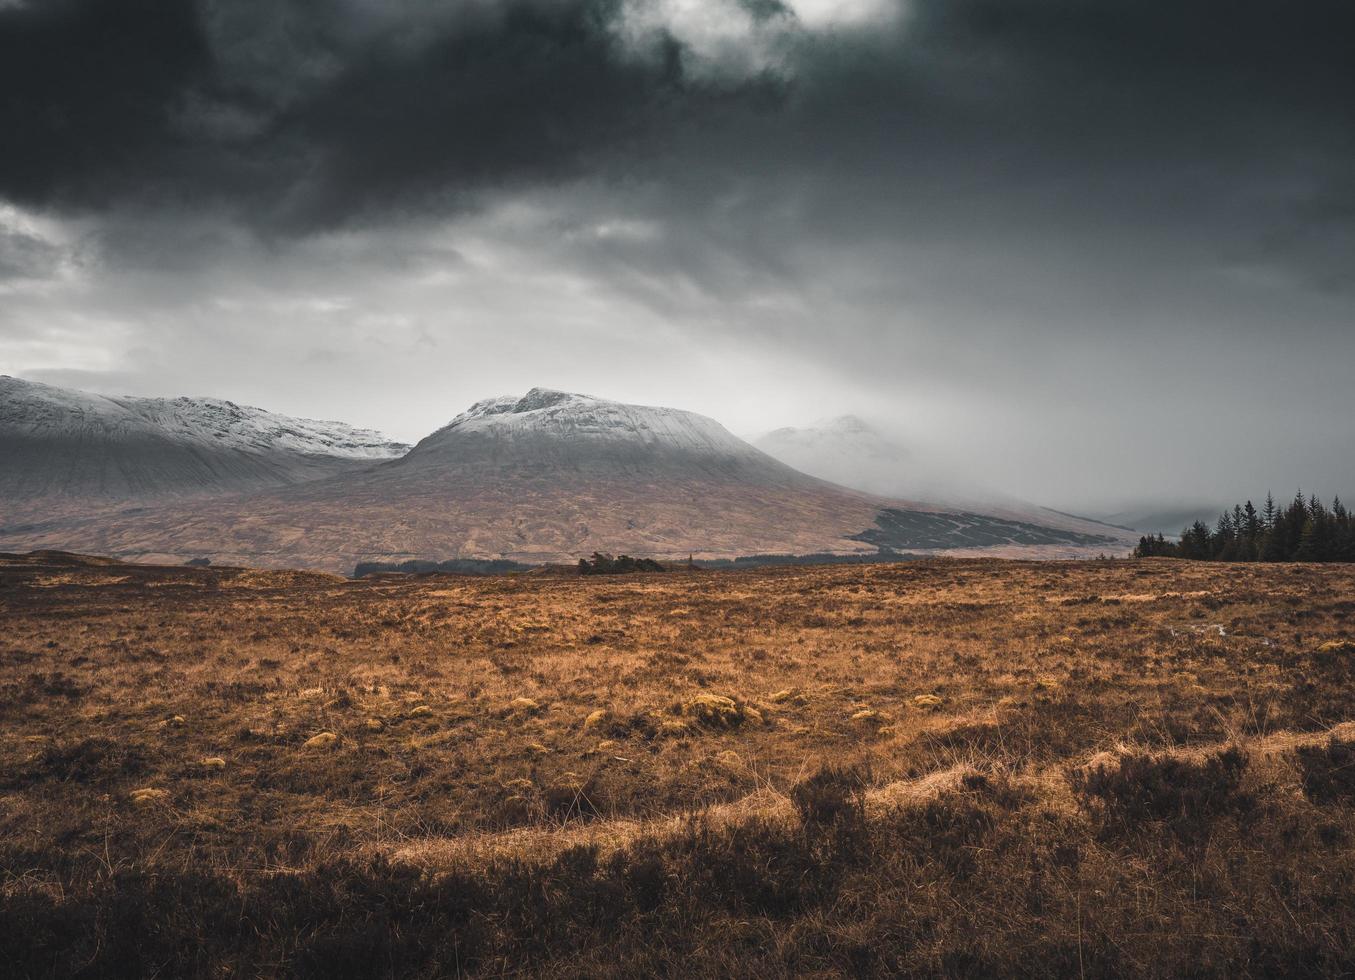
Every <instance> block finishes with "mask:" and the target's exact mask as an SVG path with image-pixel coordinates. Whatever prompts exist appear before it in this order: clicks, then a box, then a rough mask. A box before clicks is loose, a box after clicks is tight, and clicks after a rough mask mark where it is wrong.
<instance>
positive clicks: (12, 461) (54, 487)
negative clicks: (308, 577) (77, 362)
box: [0, 376, 408, 515]
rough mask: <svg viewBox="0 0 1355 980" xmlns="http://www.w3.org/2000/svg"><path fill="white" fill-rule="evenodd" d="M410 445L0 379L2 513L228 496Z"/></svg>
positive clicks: (226, 410) (262, 417)
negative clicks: (122, 502)
mask: <svg viewBox="0 0 1355 980" xmlns="http://www.w3.org/2000/svg"><path fill="white" fill-rule="evenodd" d="M407 449H408V447H407V446H404V445H402V444H400V443H397V442H392V441H391V440H390V439H387V438H386V437H385V436H383V435H381V433H379V432H373V431H371V430H369V429H355V428H353V427H352V426H349V425H345V424H343V423H341V422H316V421H312V420H310V419H295V418H289V417H288V416H285V415H277V414H275V413H273V412H267V411H264V410H263V409H261V408H251V407H248V406H244V405H236V404H235V403H234V402H228V401H220V400H217V399H213V398H172V399H170V398H130V397H123V398H109V397H105V396H103V395H94V394H89V393H87V392H83V391H74V390H70V389H65V388H56V387H53V386H51V385H45V384H39V383H37V382H33V381H24V380H22V379H20V378H12V377H8V376H0V459H3V460H4V466H3V467H0V515H4V514H6V513H10V514H12V513H14V512H16V511H20V510H28V511H41V512H45V513H52V512H57V511H63V510H70V509H80V508H87V507H90V506H95V505H99V504H108V503H112V502H118V501H137V502H145V501H148V500H159V499H162V498H172V497H190V496H191V497H199V496H220V495H222V494H233V493H239V492H241V491H244V490H250V489H256V488H260V487H271V486H282V485H287V484H292V483H298V482H302V481H305V480H314V479H321V478H324V477H328V476H333V475H334V474H336V473H339V472H343V471H345V470H351V469H353V468H356V467H362V466H367V465H370V464H371V463H373V462H377V461H381V460H385V459H391V458H393V457H396V456H400V455H402V454H403V453H404V452H405V451H406V450H407Z"/></svg>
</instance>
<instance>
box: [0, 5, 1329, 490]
mask: <svg viewBox="0 0 1355 980" xmlns="http://www.w3.org/2000/svg"><path fill="white" fill-rule="evenodd" d="M1353 47H1355V4H1352V3H1350V2H1349V0H1302V2H1297V3H1279V2H1277V0H1270V2H1265V3H1262V2H1256V0H1228V2H1223V0H1193V2H1189V3H1182V2H1180V0H785V2H784V3H782V2H779V0H197V2H188V0H17V2H16V0H0V373H9V374H17V375H20V376H23V377H28V378H31V379H34V380H41V381H47V382H49V383H54V384H61V385H69V386H74V387H81V388H86V389H90V390H94V391H101V392H106V393H131V394H164V395H170V394H195V395H214V396H219V397H228V398H231V399H233V400H236V401H243V402H248V403H251V404H257V405H261V406H264V407H267V408H271V409H274V410H278V411H284V412H288V413H291V414H299V415H306V416H311V417H322V418H338V419H342V420H344V421H349V422H353V423H357V424H362V425H370V426H375V427H379V428H382V429H384V430H386V431H388V432H390V433H391V434H393V435H396V436H399V437H403V438H405V439H409V440H414V439H417V438H418V437H420V436H422V435H424V434H426V433H427V432H428V431H430V430H432V429H433V428H435V427H437V426H439V425H441V424H444V423H445V422H446V421H447V420H448V419H449V418H450V417H451V416H453V415H455V414H456V413H457V412H459V411H460V410H461V409H463V408H464V407H466V406H467V405H469V404H470V403H471V402H473V401H475V400H477V399H479V398H482V397H486V396H489V395H495V394H503V393H510V392H518V391H522V390H525V389H527V388H529V387H532V386H535V385H543V386H549V387H558V388H565V389H570V390H578V391H586V392H590V393H593V394H598V395H603V396H607V397H614V398H619V399H624V400H630V401H641V402H647V403H659V404H669V405H674V406H678V407H683V408H689V409H693V410H696V411H700V412H704V413H706V414H709V415H713V416H715V417H717V418H719V419H720V420H721V421H723V422H725V424H726V425H728V426H729V427H730V428H731V429H733V430H734V431H736V432H740V433H744V434H749V433H755V432H758V431H760V430H765V429H769V428H774V427H777V426H781V425H788V424H803V423H807V422H812V421H814V420H815V419H818V418H821V417H826V416H831V415H836V414H841V413H846V412H854V413H856V414H859V415H862V416H864V417H867V418H869V419H872V420H875V421H877V422H879V423H880V424H881V425H883V426H885V427H887V428H888V429H890V430H891V431H892V432H895V433H897V434H898V436H899V437H900V439H902V440H903V441H905V442H906V443H908V444H909V445H910V446H912V447H916V448H917V449H918V450H919V453H920V454H921V456H922V457H925V458H928V459H932V460H944V461H945V462H944V465H945V466H947V467H949V468H951V469H952V470H953V472H954V473H955V474H957V475H958V476H959V477H960V478H965V479H968V478H972V479H974V480H975V481H981V482H982V483H983V484H984V485H986V486H994V487H1000V488H1001V489H1003V490H1004V491H1006V492H1008V493H1011V494H1016V495H1019V496H1024V497H1027V498H1030V499H1035V500H1039V501H1042V502H1047V503H1049V504H1052V505H1054V506H1061V507H1065V508H1076V509H1082V510H1098V509H1100V510H1113V509H1117V508H1118V507H1120V506H1129V505H1133V504H1135V503H1138V502H1140V501H1142V502H1156V501H1173V500H1199V499H1207V500H1215V499H1222V500H1232V499H1233V498H1235V497H1237V496H1239V495H1254V494H1261V493H1264V491H1265V490H1266V488H1267V487H1271V488H1274V489H1275V490H1276V492H1277V493H1279V494H1286V495H1287V494H1288V493H1291V492H1292V491H1293V489H1294V487H1296V486H1298V485H1302V486H1303V487H1304V488H1305V489H1312V490H1316V491H1318V492H1320V493H1322V494H1324V495H1330V494H1331V493H1332V492H1340V491H1345V492H1346V493H1347V494H1348V495H1350V496H1355V381H1353V379H1355V58H1353V57H1352V56H1351V51H1352V48H1353Z"/></svg>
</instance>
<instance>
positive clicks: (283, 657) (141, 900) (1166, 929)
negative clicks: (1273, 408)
mask: <svg viewBox="0 0 1355 980" xmlns="http://www.w3.org/2000/svg"><path fill="white" fill-rule="evenodd" d="M1352 614H1355V567H1351V566H1345V567H1343V566H1338V565H1324V566H1316V565H1312V566H1306V565H1248V566H1238V565H1222V564H1191V563H1184V562H1173V561H1165V560H1144V561H1113V562H1077V563H1022V562H1000V561H978V560H972V561H971V560H965V561H946V560H938V561H928V562H920V563H912V564H896V565H876V566H820V567H807V568H776V569H770V570H756V571H737V572H714V573H695V572H693V573H673V574H667V575H646V576H631V577H604V576H598V577H591V576H590V577H586V578H578V577H572V576H563V575H560V576H552V575H548V574H547V575H522V576H517V577H502V578H487V579H473V578H454V577H447V576H440V577H430V578H421V579H410V580H389V579H388V580H383V581H376V582H371V581H363V582H347V581H343V580H340V579H337V578H334V577H331V576H326V575H320V574H305V573H285V572H276V573H274V572H257V571H242V570H231V569H216V568H191V569H190V568H157V567H150V566H132V565H120V564H116V563H111V562H105V561H94V560H88V561H86V560H80V559H74V558H71V557H69V556H60V555H37V556H32V557H27V558H14V557H10V558H7V559H0V623H2V624H3V630H0V973H3V974H4V975H6V976H18V977H46V976H88V977H97V976H127V977H133V976H136V977H141V976H284V975H285V976H313V977H345V976H353V977H358V976H362V977H366V976H399V977H442V976H457V975H480V976H503V975H508V974H513V975H520V974H530V975H544V976H577V977H602V976H615V977H630V976H642V975H655V974H658V975H673V976H684V977H688V976H720V977H733V976H757V977H764V976H765V977H782V976H835V975H853V976H893V975H900V974H904V975H941V976H956V977H960V976H969V977H989V976H1144V977H1168V976H1173V977H1174V976H1184V975H1189V976H1201V977H1204V976H1217V977H1235V976H1338V975H1344V974H1349V973H1350V972H1352V971H1353V970H1355V900H1352V899H1353V896H1355V790H1352V789H1351V787H1352V785H1355V783H1353V782H1352V777H1351V775H1350V772H1351V766H1352V759H1355V741H1352V739H1355V725H1352V724H1350V723H1351V722H1352V721H1355V653H1352V650H1355V646H1352V644H1351V642H1350V641H1351V639H1352V635H1355V618H1352Z"/></svg>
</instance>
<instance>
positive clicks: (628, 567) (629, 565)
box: [579, 551, 667, 575]
mask: <svg viewBox="0 0 1355 980" xmlns="http://www.w3.org/2000/svg"><path fill="white" fill-rule="evenodd" d="M663 571H667V569H665V568H664V567H663V566H662V565H660V564H659V563H658V562H657V561H655V560H654V559H653V558H633V557H631V556H630V555H616V556H612V555H604V554H602V553H601V552H599V551H595V552H593V557H592V558H580V559H579V574H580V575H626V574H628V573H630V572H663Z"/></svg>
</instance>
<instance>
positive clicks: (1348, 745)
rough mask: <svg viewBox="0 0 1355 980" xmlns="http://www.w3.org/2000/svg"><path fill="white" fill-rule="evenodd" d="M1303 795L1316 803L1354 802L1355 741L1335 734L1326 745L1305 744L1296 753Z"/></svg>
mask: <svg viewBox="0 0 1355 980" xmlns="http://www.w3.org/2000/svg"><path fill="white" fill-rule="evenodd" d="M1295 755H1296V756H1297V758H1298V764H1299V769H1300V770H1301V771H1302V777H1303V793H1304V795H1305V796H1307V797H1308V799H1310V800H1312V801H1313V802H1314V803H1338V802H1339V803H1355V740H1352V741H1342V740H1341V739H1339V738H1337V737H1336V736H1335V735H1333V736H1332V737H1331V738H1330V739H1329V740H1328V742H1327V744H1326V745H1305V746H1302V747H1301V748H1299V750H1298V751H1297V752H1296V753H1295Z"/></svg>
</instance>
